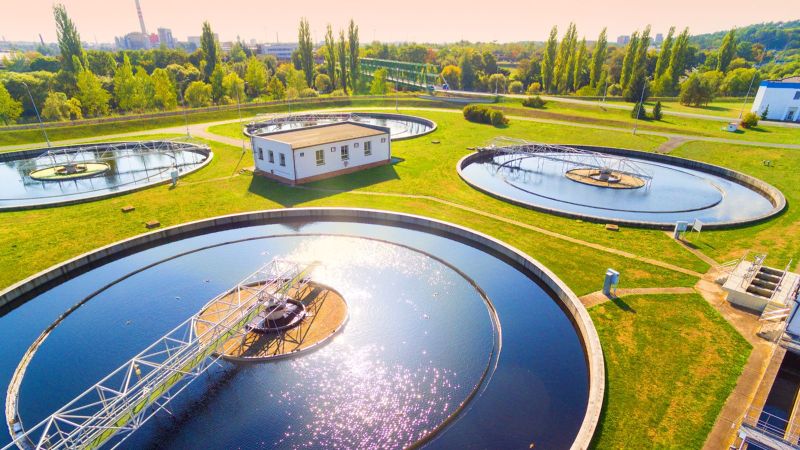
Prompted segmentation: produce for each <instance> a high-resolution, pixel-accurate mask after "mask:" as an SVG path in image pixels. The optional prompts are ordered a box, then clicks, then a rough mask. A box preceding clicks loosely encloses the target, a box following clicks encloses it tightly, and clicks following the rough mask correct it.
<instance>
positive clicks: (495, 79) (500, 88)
mask: <svg viewBox="0 0 800 450" xmlns="http://www.w3.org/2000/svg"><path fill="white" fill-rule="evenodd" d="M507 82H508V80H506V77H505V75H503V74H502V73H496V74H494V75H492V76H490V77H489V86H488V87H489V92H494V93H496V94H504V93H505V92H506V83H507Z"/></svg>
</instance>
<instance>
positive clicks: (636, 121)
mask: <svg viewBox="0 0 800 450" xmlns="http://www.w3.org/2000/svg"><path fill="white" fill-rule="evenodd" d="M648 81H650V77H644V82H643V83H642V94H641V95H640V96H639V103H638V104H637V105H636V114H635V115H634V118H633V120H634V122H633V134H636V128H637V127H638V126H639V114H641V113H642V108H644V91H645V89H647V82H648Z"/></svg>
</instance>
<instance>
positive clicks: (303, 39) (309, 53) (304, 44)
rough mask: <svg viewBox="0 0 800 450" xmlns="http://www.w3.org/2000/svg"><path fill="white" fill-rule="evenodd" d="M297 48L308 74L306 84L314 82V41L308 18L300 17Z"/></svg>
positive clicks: (302, 64) (305, 71)
mask: <svg viewBox="0 0 800 450" xmlns="http://www.w3.org/2000/svg"><path fill="white" fill-rule="evenodd" d="M297 50H298V51H299V54H300V66H301V67H302V69H303V73H304V74H305V76H306V85H307V86H311V84H312V83H314V43H313V42H312V40H311V28H310V27H309V25H308V19H306V18H305V17H303V18H302V19H300V28H299V30H298V34H297Z"/></svg>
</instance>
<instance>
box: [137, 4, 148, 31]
mask: <svg viewBox="0 0 800 450" xmlns="http://www.w3.org/2000/svg"><path fill="white" fill-rule="evenodd" d="M136 14H138V15H139V25H140V26H141V27H142V34H143V35H145V36H147V28H145V27H144V17H142V6H141V5H140V4H139V0H136Z"/></svg>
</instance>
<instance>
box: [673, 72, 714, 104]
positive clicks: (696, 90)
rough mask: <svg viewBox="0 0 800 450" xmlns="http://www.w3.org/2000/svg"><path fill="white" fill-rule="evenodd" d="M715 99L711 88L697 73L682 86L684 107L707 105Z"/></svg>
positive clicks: (681, 99) (681, 98) (681, 100)
mask: <svg viewBox="0 0 800 450" xmlns="http://www.w3.org/2000/svg"><path fill="white" fill-rule="evenodd" d="M713 98H714V96H713V92H712V90H711V86H709V83H708V81H707V80H705V79H703V77H701V76H700V74H698V73H697V72H694V73H692V74H691V75H690V76H689V78H687V79H686V81H684V82H683V84H681V95H680V102H681V104H682V105H690V106H700V105H706V104H708V102H710V101H711V100H712V99H713Z"/></svg>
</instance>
